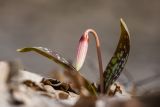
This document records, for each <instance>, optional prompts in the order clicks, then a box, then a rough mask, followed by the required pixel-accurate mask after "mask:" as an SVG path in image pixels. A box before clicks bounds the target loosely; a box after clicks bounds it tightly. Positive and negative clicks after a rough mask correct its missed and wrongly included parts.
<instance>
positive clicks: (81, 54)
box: [76, 33, 89, 71]
mask: <svg viewBox="0 0 160 107" xmlns="http://www.w3.org/2000/svg"><path fill="white" fill-rule="evenodd" d="M88 41H89V38H88V34H87V33H85V34H84V35H82V36H81V38H80V40H79V45H78V50H77V59H76V70H77V71H79V70H80V69H81V67H82V65H83V63H84V60H85V58H86V54H87V50H88Z"/></svg>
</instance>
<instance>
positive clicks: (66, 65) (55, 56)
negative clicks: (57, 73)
mask: <svg viewBox="0 0 160 107" xmlns="http://www.w3.org/2000/svg"><path fill="white" fill-rule="evenodd" d="M17 51H19V52H29V51H34V52H37V53H39V54H41V55H43V56H45V57H47V58H48V59H50V60H52V61H54V62H56V63H57V64H59V65H61V66H63V67H64V68H66V69H75V68H74V67H73V66H72V64H71V63H70V62H69V61H67V60H66V59H65V58H64V57H62V56H61V55H60V54H58V53H57V52H56V51H52V50H50V49H48V48H44V47H27V48H22V49H18V50H17Z"/></svg>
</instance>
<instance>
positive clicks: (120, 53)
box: [103, 19, 130, 93]
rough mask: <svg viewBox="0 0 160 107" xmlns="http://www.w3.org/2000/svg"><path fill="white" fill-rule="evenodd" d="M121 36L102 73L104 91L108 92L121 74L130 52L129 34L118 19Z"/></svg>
mask: <svg viewBox="0 0 160 107" xmlns="http://www.w3.org/2000/svg"><path fill="white" fill-rule="evenodd" d="M120 25H121V36H120V40H119V43H118V46H117V49H116V50H115V52H114V55H113V56H112V58H111V60H110V62H109V64H108V65H107V67H106V69H105V71H104V74H103V76H104V90H105V93H107V92H108V91H109V88H110V86H111V85H112V84H113V82H115V81H116V80H117V79H118V77H119V75H120V74H121V72H122V70H123V68H124V66H125V64H126V62H127V59H128V55H129V52H130V34H129V31H128V28H127V26H126V24H125V22H124V21H123V20H122V19H120Z"/></svg>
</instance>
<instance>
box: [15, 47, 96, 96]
mask: <svg viewBox="0 0 160 107" xmlns="http://www.w3.org/2000/svg"><path fill="white" fill-rule="evenodd" d="M17 51H18V52H30V51H34V52H36V53H38V54H40V55H43V56H45V57H47V58H48V59H50V60H52V61H54V62H56V63H57V64H59V65H61V66H63V67H64V68H65V69H67V70H68V71H69V72H70V75H73V76H72V77H71V78H73V77H79V78H80V81H79V80H78V79H77V81H78V83H81V81H83V83H84V86H83V87H85V88H86V89H87V90H88V91H89V92H90V94H91V95H97V93H96V91H95V88H94V87H92V85H91V83H90V82H89V81H88V80H87V79H85V78H84V77H83V76H82V75H81V74H80V73H79V72H78V71H77V70H76V69H75V68H74V67H73V66H72V64H71V63H69V61H67V60H66V59H65V58H64V57H62V56H61V55H60V54H58V53H57V52H55V51H52V50H50V49H48V48H44V47H27V48H22V49H18V50H17ZM77 81H73V82H77Z"/></svg>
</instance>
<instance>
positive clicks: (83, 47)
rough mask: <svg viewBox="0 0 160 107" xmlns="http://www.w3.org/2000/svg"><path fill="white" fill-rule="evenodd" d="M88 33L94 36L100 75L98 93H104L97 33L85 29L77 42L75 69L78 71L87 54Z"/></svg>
mask: <svg viewBox="0 0 160 107" xmlns="http://www.w3.org/2000/svg"><path fill="white" fill-rule="evenodd" d="M89 33H91V34H92V35H93V36H94V38H95V41H96V48H97V56H98V63H99V73H100V92H101V93H104V82H103V81H104V78H103V64H102V56H101V49H100V41H99V38H98V35H97V33H96V32H95V31H94V30H93V29H87V30H86V31H85V32H84V34H83V35H82V37H81V38H80V40H79V45H78V51H77V61H76V69H77V70H78V71H79V70H80V68H81V67H82V65H83V63H84V60H85V57H86V54H87V50H88V43H89Z"/></svg>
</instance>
